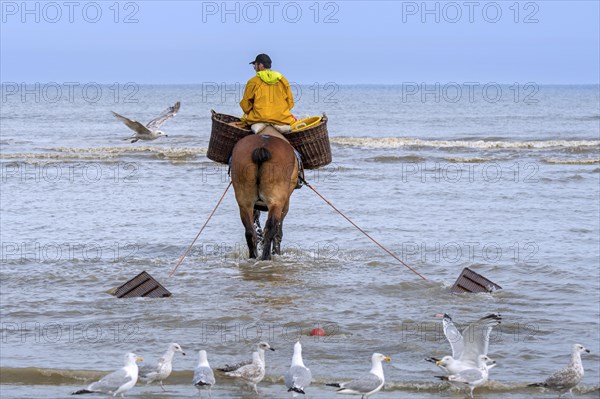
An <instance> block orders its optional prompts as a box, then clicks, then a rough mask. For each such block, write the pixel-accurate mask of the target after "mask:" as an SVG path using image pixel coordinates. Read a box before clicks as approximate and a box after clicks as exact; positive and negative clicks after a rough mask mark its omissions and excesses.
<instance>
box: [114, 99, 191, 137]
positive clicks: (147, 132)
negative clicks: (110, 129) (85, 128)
mask: <svg viewBox="0 0 600 399" xmlns="http://www.w3.org/2000/svg"><path fill="white" fill-rule="evenodd" d="M180 106H181V103H180V102H179V101H177V102H176V103H175V105H173V106H172V107H169V108H167V109H166V110H164V111H163V112H162V113H161V114H160V115H159V116H158V117H156V118H154V119H152V120H151V121H150V122H148V123H147V124H146V126H144V125H142V124H141V123H140V122H138V121H136V120H132V119H129V118H126V117H124V116H122V115H119V114H117V113H116V112H113V113H112V114H113V115H114V116H115V118H117V119H118V120H120V121H121V122H123V123H124V124H125V125H126V126H127V127H128V128H130V129H131V130H133V131H134V132H135V134H134V135H133V136H131V137H129V138H127V139H125V140H131V142H132V143H135V142H136V141H138V140H155V139H157V138H159V137H161V136H164V137H168V136H167V135H166V134H165V133H164V132H162V131H161V130H159V129H158V128H159V127H161V126H162V124H163V123H165V122H166V121H168V120H169V119H171V118H172V117H174V116H175V115H176V114H177V112H179V107H180Z"/></svg>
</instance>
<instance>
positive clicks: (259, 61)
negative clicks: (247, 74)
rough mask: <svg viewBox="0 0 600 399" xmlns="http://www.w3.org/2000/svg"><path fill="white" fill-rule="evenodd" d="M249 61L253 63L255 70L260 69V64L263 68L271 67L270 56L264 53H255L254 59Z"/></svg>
mask: <svg viewBox="0 0 600 399" xmlns="http://www.w3.org/2000/svg"><path fill="white" fill-rule="evenodd" d="M250 63H251V64H253V65H254V68H255V69H256V70H260V65H262V66H263V68H264V69H271V57H269V56H268V55H266V54H259V55H257V56H256V59H255V60H254V61H252V62H250Z"/></svg>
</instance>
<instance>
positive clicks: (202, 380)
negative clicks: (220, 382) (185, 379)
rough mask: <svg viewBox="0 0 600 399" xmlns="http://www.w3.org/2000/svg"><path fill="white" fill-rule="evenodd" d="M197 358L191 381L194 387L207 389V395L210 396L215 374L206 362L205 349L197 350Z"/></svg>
mask: <svg viewBox="0 0 600 399" xmlns="http://www.w3.org/2000/svg"><path fill="white" fill-rule="evenodd" d="M198 355H199V360H198V365H197V366H196V369H194V379H193V380H192V383H193V384H194V386H195V387H196V388H198V389H199V390H200V389H208V397H209V398H210V397H211V393H210V391H211V389H212V387H213V385H215V375H214V373H213V371H212V369H211V368H210V364H208V357H207V355H206V351H205V350H201V351H199V352H198Z"/></svg>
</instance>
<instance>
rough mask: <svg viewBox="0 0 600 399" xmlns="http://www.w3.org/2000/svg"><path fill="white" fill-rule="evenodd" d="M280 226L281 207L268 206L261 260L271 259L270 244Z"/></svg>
mask: <svg viewBox="0 0 600 399" xmlns="http://www.w3.org/2000/svg"><path fill="white" fill-rule="evenodd" d="M280 227H281V208H280V207H278V206H272V207H271V206H269V216H268V217H267V222H266V223H265V230H264V236H263V250H262V260H269V259H271V245H272V244H273V243H274V238H275V235H276V234H277V231H278V230H279V228H280Z"/></svg>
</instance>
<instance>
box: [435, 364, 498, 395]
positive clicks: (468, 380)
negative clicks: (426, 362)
mask: <svg viewBox="0 0 600 399" xmlns="http://www.w3.org/2000/svg"><path fill="white" fill-rule="evenodd" d="M477 360H478V365H477V368H470V369H465V370H462V371H460V372H458V373H456V374H451V375H444V376H435V377H436V378H439V379H440V380H444V381H450V382H451V383H453V384H454V385H458V386H467V387H469V389H470V390H471V392H470V394H471V398H472V397H473V390H474V389H475V388H477V387H478V386H480V385H482V384H484V383H485V382H486V381H487V380H488V376H489V369H490V368H491V367H489V366H488V363H492V364H493V365H495V364H496V362H495V361H493V360H492V359H490V358H489V357H487V356H486V355H479V356H478V358H477Z"/></svg>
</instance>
